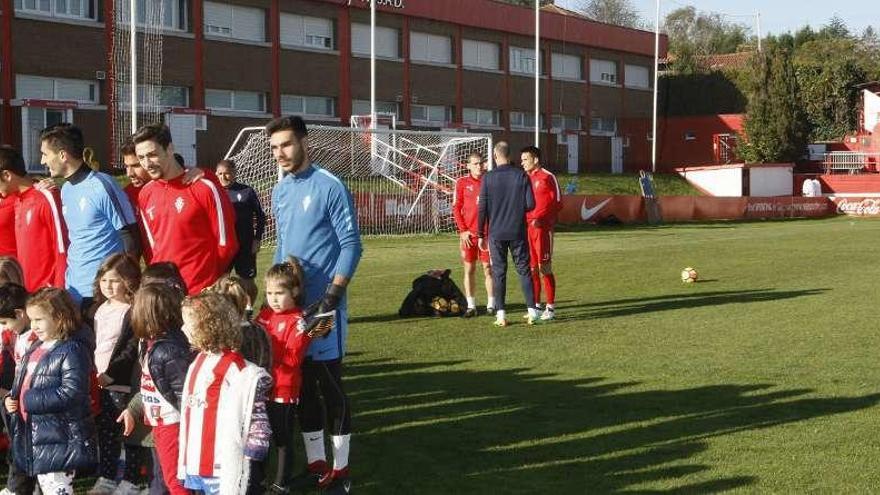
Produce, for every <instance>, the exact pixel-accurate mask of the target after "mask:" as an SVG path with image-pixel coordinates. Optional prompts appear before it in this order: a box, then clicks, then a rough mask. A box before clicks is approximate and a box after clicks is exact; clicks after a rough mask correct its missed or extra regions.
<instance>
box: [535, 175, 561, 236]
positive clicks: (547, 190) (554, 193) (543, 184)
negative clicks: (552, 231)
mask: <svg viewBox="0 0 880 495" xmlns="http://www.w3.org/2000/svg"><path fill="white" fill-rule="evenodd" d="M529 181H531V183H532V193H533V194H534V195H535V209H534V210H532V211H530V212H527V213H526V220H528V221H529V225H531V221H532V220H538V221H540V222H541V223H542V224H543V226H542V228H550V227H553V225H554V224H556V214H557V213H559V210H561V209H562V193H561V192H560V191H559V183H558V182H556V176H555V175H553V173H552V172H550V171H549V170H547V169H544V168H539V169H537V170H534V171H533V172H532V173H530V174H529Z"/></svg>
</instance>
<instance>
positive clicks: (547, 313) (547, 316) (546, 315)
mask: <svg viewBox="0 0 880 495" xmlns="http://www.w3.org/2000/svg"><path fill="white" fill-rule="evenodd" d="M554 318H556V313H555V312H554V311H553V309H552V308H547V309H545V310H544V312H543V313H541V319H542V320H544V321H550V320H552V319H554Z"/></svg>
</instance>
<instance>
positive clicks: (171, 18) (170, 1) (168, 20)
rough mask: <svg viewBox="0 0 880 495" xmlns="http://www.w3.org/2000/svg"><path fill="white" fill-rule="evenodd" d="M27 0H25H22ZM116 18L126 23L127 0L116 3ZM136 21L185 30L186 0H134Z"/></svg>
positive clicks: (143, 24) (141, 23)
mask: <svg viewBox="0 0 880 495" xmlns="http://www.w3.org/2000/svg"><path fill="white" fill-rule="evenodd" d="M24 1H27V0H24ZM117 6H118V7H119V9H118V10H116V18H117V19H119V20H120V22H123V23H125V24H127V23H128V18H129V14H128V8H129V2H120V3H117ZM135 8H136V9H137V22H138V24H139V25H140V26H145V25H150V26H154V25H157V24H159V25H161V26H162V27H163V28H164V29H170V30H175V31H185V30H186V29H187V25H186V0H136V7H135Z"/></svg>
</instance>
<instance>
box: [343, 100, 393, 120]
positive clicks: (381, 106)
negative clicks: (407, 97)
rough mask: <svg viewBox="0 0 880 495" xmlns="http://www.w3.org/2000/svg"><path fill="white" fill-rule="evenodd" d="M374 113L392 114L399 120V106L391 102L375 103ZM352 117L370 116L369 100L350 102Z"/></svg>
mask: <svg viewBox="0 0 880 495" xmlns="http://www.w3.org/2000/svg"><path fill="white" fill-rule="evenodd" d="M376 113H384V114H394V115H396V116H397V118H398V119H400V105H398V104H397V103H395V102H393V101H378V100H377V101H376ZM351 114H352V115H370V100H354V101H352V102H351Z"/></svg>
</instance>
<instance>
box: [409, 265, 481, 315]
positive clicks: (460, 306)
mask: <svg viewBox="0 0 880 495" xmlns="http://www.w3.org/2000/svg"><path fill="white" fill-rule="evenodd" d="M450 273H452V270H448V269H447V270H429V271H428V272H427V273H425V274H424V275H420V276H419V277H417V278H416V279H415V280H413V283H412V290H411V291H410V292H409V294H407V296H406V299H404V300H403V304H401V305H400V311H398V314H399V315H400V316H401V317H404V318H406V317H412V316H461V315H462V314H463V313H464V311H465V309H467V301H466V300H465V297H464V294H462V293H461V290H460V289H459V288H458V286H457V285H455V282H453V281H452V279H451V278H449V274H450Z"/></svg>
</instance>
